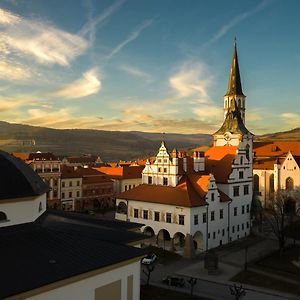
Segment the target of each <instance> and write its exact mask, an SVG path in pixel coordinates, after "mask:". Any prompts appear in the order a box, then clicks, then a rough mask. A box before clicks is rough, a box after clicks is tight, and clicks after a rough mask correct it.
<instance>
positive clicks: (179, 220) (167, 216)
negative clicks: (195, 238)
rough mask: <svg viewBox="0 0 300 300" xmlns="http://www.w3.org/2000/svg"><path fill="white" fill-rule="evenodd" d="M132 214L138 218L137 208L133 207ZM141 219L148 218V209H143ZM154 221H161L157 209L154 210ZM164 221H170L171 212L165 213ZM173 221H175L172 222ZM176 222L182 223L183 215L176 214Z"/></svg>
mask: <svg viewBox="0 0 300 300" xmlns="http://www.w3.org/2000/svg"><path fill="white" fill-rule="evenodd" d="M133 216H134V218H139V210H138V209H137V208H135V209H134V210H133ZM143 219H145V220H148V219H149V211H148V210H145V209H144V210H143ZM154 221H157V222H159V221H161V216H160V212H159V211H155V212H154ZM166 223H172V214H171V213H166ZM173 223H175V222H173ZM178 224H179V225H184V215H178Z"/></svg>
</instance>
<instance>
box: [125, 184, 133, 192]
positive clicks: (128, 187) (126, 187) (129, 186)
mask: <svg viewBox="0 0 300 300" xmlns="http://www.w3.org/2000/svg"><path fill="white" fill-rule="evenodd" d="M134 187H135V184H133V185H132V186H131V184H129V185H125V191H127V190H131V189H132V188H134Z"/></svg>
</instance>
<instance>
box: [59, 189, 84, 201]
mask: <svg viewBox="0 0 300 300" xmlns="http://www.w3.org/2000/svg"><path fill="white" fill-rule="evenodd" d="M72 197H73V192H69V198H72ZM76 197H77V198H78V197H80V191H76ZM61 198H62V199H64V198H65V193H61Z"/></svg>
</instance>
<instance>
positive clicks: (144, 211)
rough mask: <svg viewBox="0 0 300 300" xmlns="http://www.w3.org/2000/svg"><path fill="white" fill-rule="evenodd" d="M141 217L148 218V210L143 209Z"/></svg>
mask: <svg viewBox="0 0 300 300" xmlns="http://www.w3.org/2000/svg"><path fill="white" fill-rule="evenodd" d="M143 218H144V219H145V220H148V210H143Z"/></svg>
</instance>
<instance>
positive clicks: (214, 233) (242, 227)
mask: <svg viewBox="0 0 300 300" xmlns="http://www.w3.org/2000/svg"><path fill="white" fill-rule="evenodd" d="M245 224H246V228H248V229H249V227H250V225H249V222H246V223H242V224H241V226H240V225H237V226H236V227H235V226H232V233H235V229H236V231H237V232H239V231H240V229H241V230H242V231H243V230H245ZM228 231H229V227H227V232H228ZM220 233H221V230H220V229H219V230H218V234H220ZM222 236H225V229H224V228H223V229H222ZM207 238H209V239H210V232H209V233H208V236H207ZM212 238H213V239H215V238H216V232H215V231H214V232H213V233H212Z"/></svg>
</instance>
